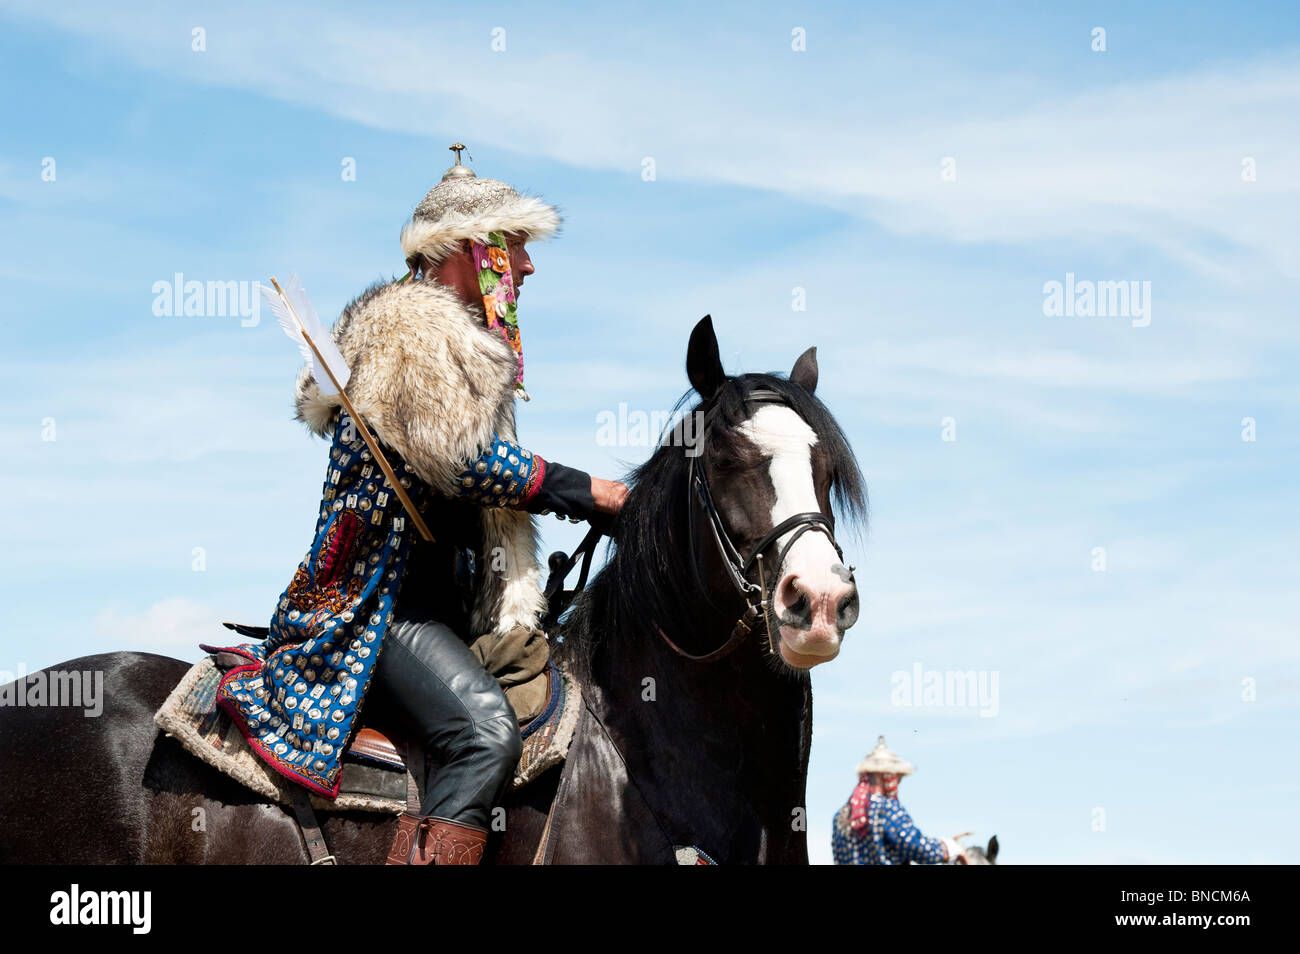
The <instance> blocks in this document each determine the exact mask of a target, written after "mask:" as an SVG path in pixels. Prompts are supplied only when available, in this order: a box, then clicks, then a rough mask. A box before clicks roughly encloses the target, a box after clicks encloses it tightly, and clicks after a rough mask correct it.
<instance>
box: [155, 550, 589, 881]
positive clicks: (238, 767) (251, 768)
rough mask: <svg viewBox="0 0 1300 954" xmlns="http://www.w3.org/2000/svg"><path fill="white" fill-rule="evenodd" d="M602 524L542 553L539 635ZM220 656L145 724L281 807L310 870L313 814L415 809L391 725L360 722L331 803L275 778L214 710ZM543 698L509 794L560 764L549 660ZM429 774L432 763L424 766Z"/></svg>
mask: <svg viewBox="0 0 1300 954" xmlns="http://www.w3.org/2000/svg"><path fill="white" fill-rule="evenodd" d="M608 532H609V530H608V527H604V526H602V527H601V528H596V527H593V529H592V531H591V532H589V533H588V534H587V536H586V537H585V538H584V539H583V541H582V543H581V544H580V545H579V546H578V548H577V549H576V550H574V552H573V553H572V555H566V554H564V553H563V552H559V553H553V554H551V558H550V561H549V564H550V566H549V569H550V575H549V578H548V580H547V585H546V589H545V595H546V597H547V600H548V605H549V609H548V612H547V614H546V616H545V618H544V622H543V625H544V626H545V627H546V628H547V629H549V628H550V627H551V626H553V625H554V624H555V622H556V620H557V619H558V618H559V617H560V616H561V615H562V614H563V612H564V611H565V610H566V609H567V608H568V607H569V605H570V604H571V603H572V601H573V599H574V597H575V596H576V595H577V594H578V593H579V592H580V591H581V590H582V588H583V585H584V584H585V583H586V579H587V574H588V571H589V569H590V566H591V558H592V552H593V551H594V549H595V545H596V543H597V541H598V540H599V539H600V536H601V535H602V533H608ZM579 562H581V564H582V568H581V577H580V579H579V581H578V585H577V586H576V587H575V588H574V589H572V590H566V589H564V588H563V585H564V580H565V577H566V576H567V575H568V573H569V572H570V570H572V569H573V567H574V566H575V565H576V564H578V563H579ZM225 626H226V628H227V629H231V630H234V631H235V632H237V633H239V634H240V635H242V636H247V637H249V638H251V639H265V638H266V636H267V632H268V631H267V629H266V627H261V626H245V625H242V624H238V623H226V624H225ZM225 655H228V654H223V653H216V654H214V655H209V656H205V657H204V658H203V659H201V660H200V661H199V662H197V663H195V664H194V665H193V666H192V667H190V669H189V671H188V672H186V674H185V676H184V678H182V679H181V681H180V682H179V683H178V684H177V685H176V688H175V689H173V690H172V692H171V694H170V695H169V696H168V697H167V700H166V701H165V702H164V703H163V704H162V706H161V707H160V708H159V710H158V711H157V712H156V713H155V714H154V724H155V725H157V726H158V728H160V729H161V730H162V731H163V732H165V733H166V734H167V735H168V736H169V737H171V738H174V739H176V740H177V741H178V742H180V744H181V745H182V746H184V747H185V748H186V749H187V750H188V751H189V752H191V753H192V754H193V755H195V756H197V757H198V758H200V759H202V760H203V761H204V762H207V763H208V764H209V765H211V766H213V767H214V768H216V769H218V770H219V771H221V772H223V773H224V774H226V775H228V776H230V777H231V778H232V779H234V780H235V781H237V782H239V783H240V784H241V785H243V786H245V787H246V788H248V789H250V790H251V791H253V792H255V793H256V794H258V795H260V796H262V797H263V798H266V799H268V800H270V801H273V802H276V803H278V804H280V805H284V806H286V807H288V808H291V809H292V810H293V812H294V815H295V817H296V818H297V820H298V824H299V827H300V828H301V829H302V833H303V838H304V840H305V841H306V843H307V849H308V852H309V853H310V855H311V858H312V864H329V863H332V861H333V857H332V856H331V855H329V853H328V849H327V848H326V847H325V841H324V838H323V837H322V836H321V832H320V827H319V825H317V823H316V817H315V811H317V810H327V811H373V812H384V813H389V814H393V815H400V814H402V813H403V812H407V811H416V810H418V806H419V804H420V798H421V795H422V793H423V790H424V788H425V782H426V775H427V773H428V770H429V768H430V767H429V766H428V765H426V763H425V758H426V753H424V752H423V751H422V750H420V747H419V746H411V745H409V744H408V743H407V740H406V739H405V738H403V736H402V734H401V733H400V731H399V730H397V728H396V726H391V725H386V724H365V723H364V722H363V724H362V726H361V727H360V728H359V729H358V730H357V731H356V733H355V734H354V736H353V738H352V741H351V743H350V744H349V745H348V748H347V751H346V752H345V753H344V756H343V772H342V775H341V778H340V784H339V792H338V795H337V797H336V798H334V799H333V800H330V799H326V798H323V797H321V796H319V795H316V794H314V793H309V792H308V791H307V790H306V789H305V788H303V787H301V786H299V785H297V784H295V783H293V782H291V781H289V780H288V779H286V778H285V777H284V776H282V775H280V774H279V773H277V772H276V771H275V770H274V769H272V768H271V767H270V766H269V765H267V764H266V763H265V762H264V761H262V759H260V758H259V757H258V756H257V754H256V753H255V752H254V751H253V749H252V748H251V747H250V746H249V745H248V743H247V742H246V741H245V739H244V736H243V733H242V732H241V731H240V729H239V726H238V725H236V724H235V722H234V720H233V719H232V718H231V717H230V716H229V715H228V714H227V713H226V711H225V710H224V709H222V708H221V707H220V706H219V705H217V687H218V685H219V684H220V682H221V677H222V676H223V675H224V671H225V669H227V668H229V666H230V665H232V664H241V663H243V662H244V661H245V660H243V659H242V658H232V659H223V658H221V657H222V656H225ZM546 677H547V701H546V705H545V706H544V708H543V709H542V712H541V713H540V714H539V715H538V716H537V717H536V718H534V719H532V720H531V721H530V722H528V723H527V724H526V725H524V726H523V727H521V729H520V735H521V736H522V738H523V750H522V752H521V754H520V757H519V765H518V766H517V767H516V769H515V774H514V778H513V779H512V781H511V784H510V789H511V791H514V790H517V789H520V788H522V787H523V786H525V785H527V784H528V783H529V782H531V781H532V780H533V779H535V778H538V777H539V776H541V775H542V774H543V773H544V772H546V771H547V770H548V769H550V768H552V767H554V766H556V765H558V764H560V763H561V762H563V761H564V759H565V757H566V755H567V754H568V750H569V744H570V743H571V742H572V741H573V735H574V732H575V730H576V729H577V725H578V717H579V714H580V712H581V710H582V687H581V685H580V684H579V683H578V681H577V679H575V678H574V677H573V676H572V675H571V674H569V673H568V672H567V671H565V670H563V669H561V668H560V667H559V666H557V665H556V664H555V661H554V660H550V661H549V662H548V663H547V669H546ZM432 770H433V771H436V770H437V767H436V766H433V767H432Z"/></svg>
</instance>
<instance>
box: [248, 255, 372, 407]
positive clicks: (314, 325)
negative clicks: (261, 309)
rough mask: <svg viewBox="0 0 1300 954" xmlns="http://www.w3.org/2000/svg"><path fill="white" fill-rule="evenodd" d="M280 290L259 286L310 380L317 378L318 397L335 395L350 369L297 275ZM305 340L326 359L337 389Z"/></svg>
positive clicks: (293, 275) (346, 378)
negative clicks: (307, 368) (294, 348)
mask: <svg viewBox="0 0 1300 954" xmlns="http://www.w3.org/2000/svg"><path fill="white" fill-rule="evenodd" d="M280 287H281V288H282V289H284V296H283V297H282V296H281V295H279V294H278V293H277V292H276V290H275V288H274V286H270V285H262V286H261V289H262V297H263V298H265V299H266V304H267V306H268V307H269V308H270V309H271V312H272V314H274V315H275V320H276V321H278V322H279V323H280V327H281V328H283V329H284V333H285V334H286V335H288V336H289V337H290V338H292V339H293V340H294V341H296V342H298V350H299V351H301V352H302V357H303V360H304V361H306V362H307V364H308V366H310V368H311V374H312V377H313V378H315V379H316V386H317V387H318V388H320V392H321V394H323V395H325V396H326V397H328V396H329V395H331V394H338V392H339V388H345V387H347V386H348V378H349V377H351V375H352V369H351V368H349V367H348V363H347V362H346V361H345V360H343V355H342V354H340V353H339V348H338V345H337V344H335V343H334V335H333V334H332V333H331V332H330V330H329V329H328V328H326V327H325V326H324V325H323V324H322V323H321V320H320V316H318V315H317V314H316V309H315V307H314V306H313V305H312V303H311V299H310V298H308V297H307V292H305V291H304V290H303V287H302V282H300V281H298V273H297V272H295V273H294V274H292V275H290V276H289V277H288V279H287V280H286V281H284V282H282V283H281V285H280ZM286 299H288V300H287V301H286ZM290 306H292V308H291V307H290ZM308 341H310V342H311V344H314V345H315V346H316V351H319V352H320V353H321V357H323V358H324V359H325V363H326V365H328V367H329V371H330V372H332V373H333V375H334V380H337V381H338V387H335V386H334V381H332V380H330V375H329V374H327V373H326V370H325V368H323V367H321V363H320V361H319V360H317V358H316V354H315V352H313V351H312V349H311V344H308Z"/></svg>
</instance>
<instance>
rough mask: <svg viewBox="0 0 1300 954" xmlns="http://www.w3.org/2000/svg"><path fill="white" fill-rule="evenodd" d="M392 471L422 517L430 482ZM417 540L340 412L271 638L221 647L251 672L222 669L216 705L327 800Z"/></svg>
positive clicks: (277, 765) (402, 469)
mask: <svg viewBox="0 0 1300 954" xmlns="http://www.w3.org/2000/svg"><path fill="white" fill-rule="evenodd" d="M392 463H393V469H394V472H395V473H396V474H397V475H398V480H399V481H400V483H401V484H402V486H403V488H405V489H406V490H407V491H408V493H409V494H410V496H411V500H412V502H414V503H415V505H416V507H417V508H419V509H421V510H423V509H424V502H425V501H426V500H427V499H428V497H429V493H430V491H429V488H428V486H427V485H426V484H424V483H423V482H422V481H420V480H419V479H417V478H416V477H415V476H414V474H412V473H411V469H410V467H409V466H408V465H407V464H405V463H403V462H402V461H401V460H398V459H393V460H392ZM414 532H415V528H414V524H413V523H412V522H411V521H410V519H409V518H408V517H407V516H406V514H405V512H404V510H403V508H402V504H401V501H400V500H399V499H398V497H397V495H396V494H395V493H394V492H393V487H392V484H390V483H389V482H388V480H387V478H385V477H384V474H383V472H382V470H380V468H379V466H378V465H377V464H376V463H375V462H374V460H373V459H372V455H371V453H370V451H369V450H368V449H367V447H366V444H365V441H364V440H363V439H362V437H361V435H360V433H358V432H357V430H356V428H355V427H354V426H353V424H352V421H351V418H349V417H348V415H347V414H345V413H340V414H339V415H338V420H337V422H336V424H335V428H334V436H333V440H332V442H331V446H330V463H329V467H328V469H327V471H326V476H325V487H324V491H323V494H322V503H321V511H320V515H319V517H318V519H317V522H316V533H315V537H314V539H313V541H312V545H311V548H310V549H309V550H308V551H307V555H306V556H305V557H304V558H303V560H302V562H301V563H300V564H299V565H298V570H297V572H296V573H294V576H293V580H292V581H291V582H290V583H289V586H288V588H287V589H285V591H284V593H283V594H281V596H280V601H279V603H278V604H277V607H276V611H275V614H274V615H273V616H272V618H271V625H270V635H269V636H268V637H267V638H266V640H265V641H263V642H260V643H248V644H244V645H241V646H235V647H227V648H226V651H228V652H233V653H236V654H238V655H241V656H243V657H245V658H246V659H248V664H247V665H243V666H237V667H235V668H233V669H231V670H230V671H229V672H228V673H226V675H225V676H224V677H223V679H222V681H221V685H220V687H219V688H218V690H217V699H218V702H219V703H220V704H221V706H222V707H223V708H224V709H225V710H226V711H227V712H229V713H230V714H231V716H232V717H233V718H234V720H235V722H236V723H237V724H238V725H239V727H240V729H241V730H242V731H243V733H244V737H245V738H246V739H247V740H248V742H249V744H250V745H251V746H252V747H253V749H254V751H256V752H257V753H258V755H260V756H261V757H262V758H263V760H265V761H266V762H267V764H269V765H270V766H271V767H272V768H274V769H275V770H276V771H278V772H280V773H281V774H283V775H286V776H288V777H289V778H291V779H293V780H294V781H296V782H300V783H301V784H303V785H305V786H307V787H308V788H310V789H312V790H313V791H315V792H318V793H320V794H322V795H326V796H327V797H330V798H333V797H334V796H336V795H337V794H338V787H339V781H340V777H341V774H342V765H341V761H340V757H341V756H342V754H343V751H344V749H345V747H346V745H347V742H348V741H349V740H350V739H351V736H352V732H353V729H354V723H355V721H356V715H357V713H358V711H359V710H360V708H361V702H362V698H363V697H364V695H365V690H366V687H367V685H368V683H369V681H370V675H371V672H372V671H373V669H374V666H375V661H376V660H377V659H378V658H379V647H380V641H381V639H382V637H383V634H384V631H385V630H386V629H387V627H388V624H389V622H390V621H391V620H392V617H393V599H394V597H395V596H396V593H397V589H398V583H399V581H400V580H401V576H402V569H403V566H404V563H405V560H406V555H407V551H408V550H409V548H410V543H411V534H412V533H414ZM205 648H207V649H213V648H214V647H205Z"/></svg>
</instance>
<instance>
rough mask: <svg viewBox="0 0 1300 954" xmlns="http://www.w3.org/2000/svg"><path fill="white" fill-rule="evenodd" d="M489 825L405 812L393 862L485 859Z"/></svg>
mask: <svg viewBox="0 0 1300 954" xmlns="http://www.w3.org/2000/svg"><path fill="white" fill-rule="evenodd" d="M487 836H488V833H487V829H486V828H479V827H477V826H474V825H464V824H461V823H460V822H455V821H452V820H451V819H449V818H439V817H438V816H436V815H424V816H420V815H415V814H412V813H411V812H402V814H401V816H400V817H399V818H398V819H397V834H396V835H395V836H394V837H393V846H392V848H390V849H389V851H388V861H387V862H386V863H387V864H390V865H427V864H436V865H476V864H478V863H479V862H480V861H482V860H483V846H484V845H485V844H486V843H487Z"/></svg>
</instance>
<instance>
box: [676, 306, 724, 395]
mask: <svg viewBox="0 0 1300 954" xmlns="http://www.w3.org/2000/svg"><path fill="white" fill-rule="evenodd" d="M686 377H687V379H688V380H689V381H690V382H691V387H693V388H695V390H696V393H698V394H699V396H700V397H702V398H704V400H706V401H707V400H708V399H709V398H711V397H713V395H715V394H717V393H718V388H720V387H722V384H723V382H724V381H726V380H727V375H726V372H724V371H723V370H722V358H721V357H719V355H718V336H717V335H715V334H714V333H713V317H712V316H711V315H705V316H704V317H703V318H701V319H700V321H699V324H697V325H696V326H695V329H694V330H693V331H692V332H691V342H690V344H688V345H687V346H686Z"/></svg>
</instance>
